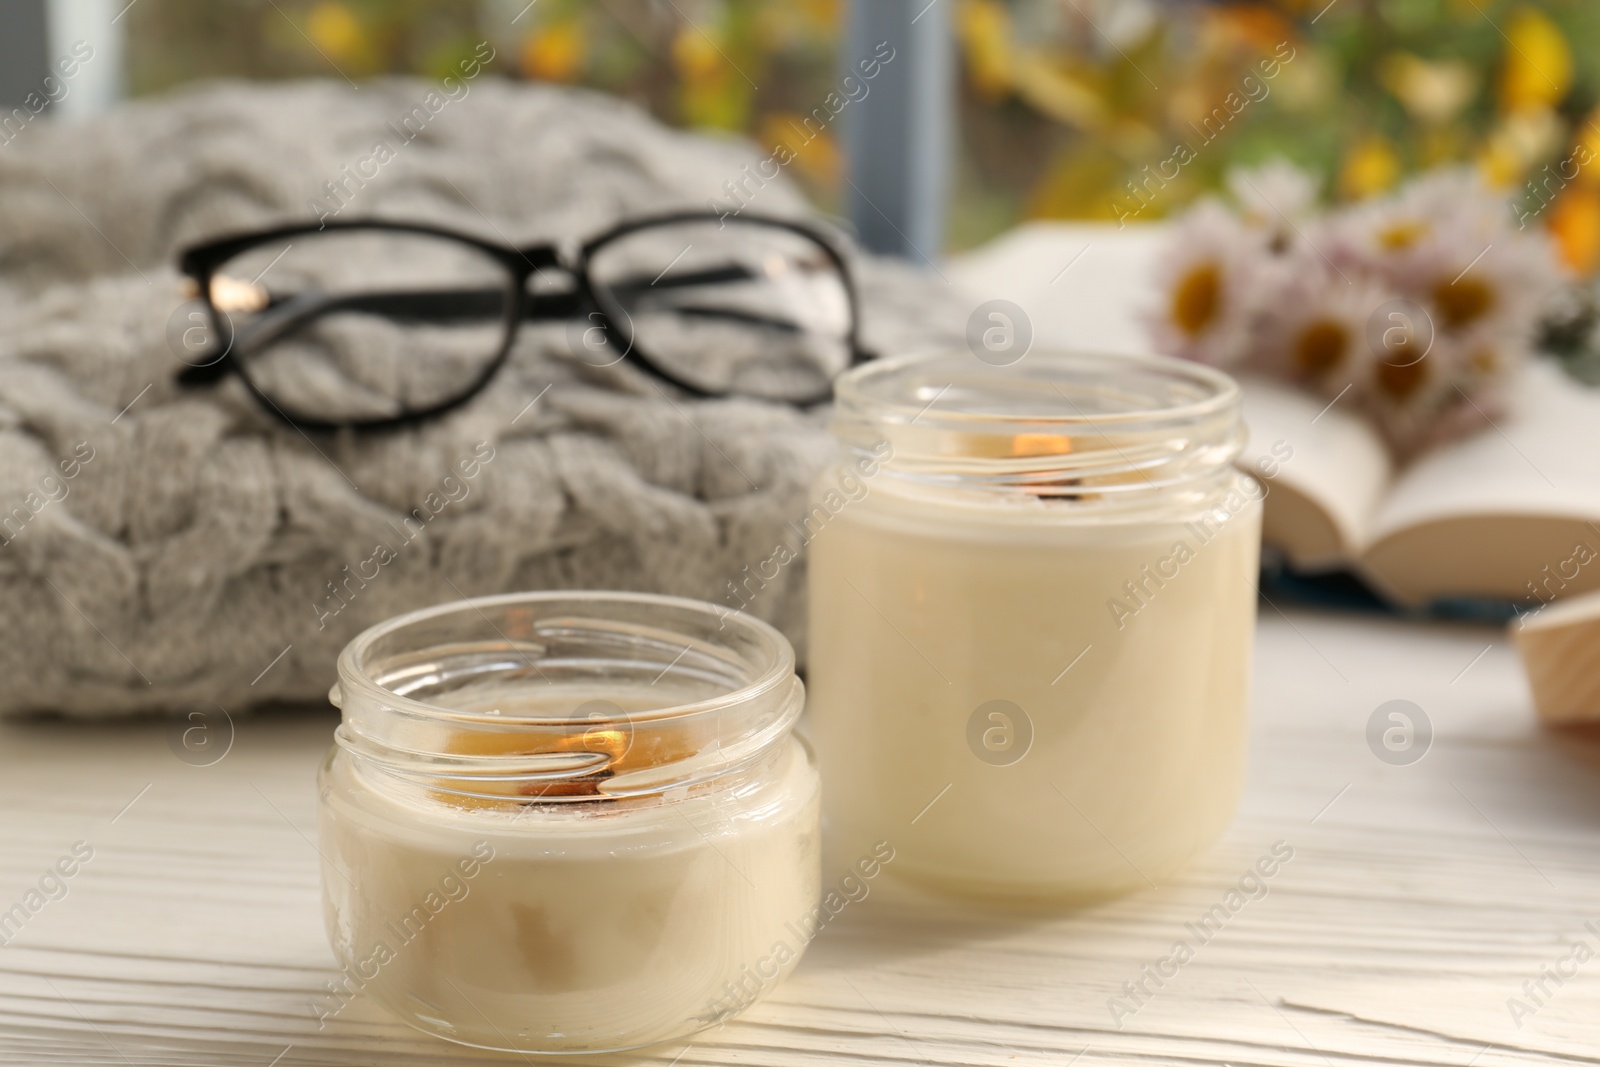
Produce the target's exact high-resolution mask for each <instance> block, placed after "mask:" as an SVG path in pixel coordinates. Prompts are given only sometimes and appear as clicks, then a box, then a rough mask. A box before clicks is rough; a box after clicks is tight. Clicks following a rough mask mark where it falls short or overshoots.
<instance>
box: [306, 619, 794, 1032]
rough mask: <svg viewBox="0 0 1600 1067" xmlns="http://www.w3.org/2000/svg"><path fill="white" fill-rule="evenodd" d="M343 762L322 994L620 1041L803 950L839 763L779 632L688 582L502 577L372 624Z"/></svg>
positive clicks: (723, 1004) (348, 672) (337, 757)
mask: <svg viewBox="0 0 1600 1067" xmlns="http://www.w3.org/2000/svg"><path fill="white" fill-rule="evenodd" d="M331 698H332V700H333V702H334V703H335V704H336V705H338V706H339V707H340V708H341V710H342V712H343V721H342V723H341V724H340V726H339V728H338V731H337V734H336V744H335V746H334V748H333V750H332V752H331V753H330V755H329V758H328V760H327V762H326V763H325V764H324V766H323V768H322V773H321V776H320V781H319V785H320V789H321V800H322V803H321V820H320V835H321V852H322V855H323V858H324V864H323V889H324V894H325V915H326V919H327V925H328V931H329V936H330V938H331V940H332V942H333V948H334V952H335V954H336V955H337V956H338V958H339V962H340V963H341V964H342V968H343V969H342V973H341V975H340V977H339V979H338V980H336V981H335V982H333V983H330V984H329V995H328V996H327V997H325V998H322V1003H321V1006H320V1007H319V1014H321V1015H329V1014H335V1013H337V1011H339V1010H340V1009H341V1008H342V1007H343V1006H344V1004H346V1003H347V1002H348V1001H349V1000H350V999H351V998H353V997H355V996H356V995H366V996H370V997H372V998H373V999H375V1000H376V1001H378V1002H379V1003H381V1004H383V1005H384V1006H385V1007H387V1008H389V1009H390V1010H391V1011H393V1012H394V1013H396V1014H397V1015H399V1016H400V1017H401V1018H402V1019H404V1020H406V1021H407V1022H409V1023H411V1024H412V1025H414V1026H416V1027H418V1028H420V1029H422V1030H425V1031H428V1032H429V1033H433V1034H437V1035H439V1036H440V1037H444V1038H448V1039H450V1040H453V1041H457V1042H461V1043H463V1044H469V1045H476V1046H481V1047H486V1048H496V1049H502V1050H507V1051H514V1052H523V1053H558V1052H559V1053H573V1052H604V1051H618V1050H623V1049H628V1048H635V1047H639V1046H643V1045H649V1044H655V1043H658V1042H663V1041H669V1040H673V1039H676V1038H680V1037H683V1036H684V1035H686V1034H690V1033H692V1032H694V1031H696V1030H700V1029H703V1028H705V1027H707V1026H710V1025H713V1024H716V1023H718V1022H721V1021H722V1020H723V1019H725V1018H727V1017H729V1016H731V1015H732V1014H733V1013H734V1012H736V1011H738V1010H741V1009H742V1008H744V1007H745V1006H747V1005H748V1004H749V1003H751V1002H752V1001H754V1000H755V999H756V998H757V997H759V996H760V995H761V994H763V993H765V992H766V991H767V990H768V989H770V988H771V987H772V985H773V984H775V983H776V982H777V981H778V980H779V979H781V978H782V977H783V975H785V974H787V973H788V971H789V970H790V969H791V968H792V967H793V966H794V964H795V961H796V960H797V959H798V958H799V955H800V953H801V951H802V950H803V949H804V947H805V945H804V943H803V941H801V940H799V939H798V938H797V936H796V933H795V931H796V930H801V929H804V920H805V919H806V918H807V917H808V916H809V915H811V913H812V911H813V909H814V907H815V906H816V903H817V898H818V894H819V889H820V875H821V859H820V844H819V820H820V804H819V797H818V788H819V782H818V778H817V772H816V768H815V765H814V762H813V759H812V757H811V754H810V751H809V750H808V749H807V748H806V747H805V746H804V745H802V744H801V743H800V741H799V740H798V739H797V738H796V737H795V736H794V734H793V733H792V727H793V725H794V722H795V720H796V718H797V717H798V716H799V714H800V710H801V707H802V705H803V703H804V694H803V689H802V686H801V684H800V681H799V679H798V678H796V677H795V673H794V653H793V650H792V649H791V648H790V646H789V643H788V642H787V641H786V640H784V638H783V636H782V635H780V634H779V633H778V632H777V631H776V630H774V629H772V627H770V626H767V625H766V624H764V623H762V622H760V621H759V620H756V619H753V618H750V617H749V616H745V615H729V614H728V613H727V612H726V611H721V610H719V609H718V608H716V607H714V606H712V605H710V604H703V603H699V602H697V601H692V600H682V599H677V598H672V597H659V596H645V595H631V594H617V593H534V594H517V595H512V596H500V597H488V598H484V599H480V600H471V601H465V602H462V603H458V604H447V605H444V606H441V607H436V608H431V609H428V610H425V611H419V612H416V613H414V614H410V615H405V616H402V617H400V618H397V619H393V620H390V621H389V622H386V623H383V624H381V625H379V626H376V627H374V628H372V629H370V630H368V631H366V632H365V633H363V634H362V635H361V636H359V637H357V638H356V639H355V640H354V641H352V642H351V643H350V645H349V646H348V647H347V648H346V649H345V650H344V653H343V654H342V655H341V656H340V657H339V681H338V684H337V685H335V687H334V689H333V692H332V694H331Z"/></svg>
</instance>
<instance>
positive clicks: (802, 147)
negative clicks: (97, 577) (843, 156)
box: [759, 111, 840, 188]
mask: <svg viewBox="0 0 1600 1067" xmlns="http://www.w3.org/2000/svg"><path fill="white" fill-rule="evenodd" d="M806 119H807V116H805V115H801V114H798V113H796V112H792V111H777V112H773V113H772V114H770V115H766V116H764V117H763V118H762V120H761V129H760V134H759V140H760V141H761V143H762V144H764V145H766V146H767V147H768V148H769V149H771V150H772V151H773V152H775V153H779V158H780V160H781V159H782V158H783V156H784V155H785V154H792V155H793V157H794V159H793V162H794V164H795V166H797V167H798V168H800V173H802V174H804V175H805V176H806V177H807V178H809V179H810V180H811V181H813V182H815V183H817V184H818V185H821V186H824V187H826V188H831V187H832V186H833V185H834V183H835V182H837V181H838V178H839V170H840V155H839V146H838V143H837V142H836V141H835V140H834V139H833V137H832V135H831V134H830V133H829V132H828V130H827V129H826V128H818V126H817V123H816V121H815V120H812V121H811V124H810V125H807V124H806ZM784 149H786V150H787V153H784V152H783V151H782V150H784Z"/></svg>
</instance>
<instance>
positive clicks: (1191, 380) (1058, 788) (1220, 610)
mask: <svg viewBox="0 0 1600 1067" xmlns="http://www.w3.org/2000/svg"><path fill="white" fill-rule="evenodd" d="M837 398H838V399H837V405H836V409H835V422H834V428H835V433H836V435H837V436H838V438H839V440H840V441H841V442H842V443H843V445H844V449H843V459H842V460H841V462H840V464H839V465H838V466H837V467H835V468H834V469H832V470H830V471H828V472H825V473H824V475H823V476H822V478H821V479H820V480H819V482H818V484H817V487H816V490H815V492H814V494H813V501H812V506H811V510H810V512H809V513H808V515H807V518H806V526H807V530H808V535H809V536H810V538H811V540H810V543H809V549H808V551H809V553H810V557H809V568H810V571H809V582H810V637H809V645H810V653H809V659H808V666H807V671H808V674H807V683H808V686H809V689H810V694H811V709H812V710H811V712H810V716H811V718H812V720H813V725H812V730H813V733H814V737H815V741H816V744H817V750H818V756H819V759H820V762H821V765H822V772H823V780H824V783H825V796H826V798H827V800H826V813H825V814H826V825H827V826H828V828H829V831H830V833H831V834H836V835H837V837H838V839H839V840H840V841H841V842H846V843H847V844H845V845H844V846H843V847H846V848H857V847H861V842H865V841H871V840H877V839H882V840H886V841H888V842H890V844H891V845H892V846H893V847H894V849H895V852H896V859H895V864H894V871H895V872H896V873H897V874H898V875H899V876H901V877H908V878H912V879H915V880H917V881H919V882H922V883H924V884H926V885H928V886H931V887H935V888H940V889H944V890H948V891H952V892H955V893H958V894H963V895H974V896H982V897H990V898H1024V899H1025V898H1033V899H1064V898H1092V897H1099V896H1105V895H1110V894H1114V893H1118V892H1122V891H1126V890H1129V889H1137V888H1140V887H1143V886H1146V885H1149V884H1154V882H1155V880H1156V879H1158V878H1160V877H1161V876H1162V875H1163V874H1166V873H1168V872H1170V871H1172V870H1173V869H1174V868H1175V867H1177V866H1179V865H1181V864H1182V863H1183V862H1184V861H1185V860H1186V859H1187V858H1189V857H1190V856H1192V855H1194V854H1195V853H1196V852H1198V851H1199V850H1201V849H1203V848H1205V847H1206V846H1207V845H1208V844H1210V843H1211V842H1212V841H1213V840H1214V839H1215V838H1216V837H1218V836H1219V835H1220V834H1221V833H1222V831H1223V830H1224V829H1225V827H1226V826H1227V824H1228V822H1229V820H1230V819H1231V817H1232V814H1233V811H1234V809H1235V806H1236V803H1237V799H1238V796H1239V792H1240V788H1241V784H1242V776H1243V769H1244V757H1245V748H1246V707H1247V702H1248V686H1249V660H1250V647H1251V637H1252V629H1253V625H1254V617H1255V602H1256V568H1257V561H1258V555H1259V543H1260V525H1261V505H1260V500H1261V496H1262V490H1261V488H1260V487H1259V486H1258V485H1257V484H1256V483H1255V482H1254V481H1253V480H1251V479H1250V478H1249V477H1247V476H1245V475H1243V474H1241V473H1239V472H1238V471H1237V470H1236V469H1235V468H1234V466H1233V464H1232V461H1233V460H1234V458H1235V457H1236V456H1237V455H1238V452H1239V449H1240V447H1241V444H1242V440H1243V428H1242V426H1241V423H1240V416H1239V391H1238V388H1237V386H1236V385H1235V384H1234V383H1233V381H1232V380H1231V379H1229V378H1228V377H1227V376H1226V375H1224V374H1221V373H1219V372H1217V371H1214V370H1211V369H1209V368H1206V367H1202V366H1199V365H1196V364H1193V363H1184V362H1178V361H1174V360H1167V359H1157V358H1144V357H1132V356H1130V357H1112V356H1088V355H1069V354H1060V353H1037V352H1036V353H1033V354H1030V355H1028V356H1027V357H1026V358H1024V359H1023V360H1022V361H1021V362H1019V363H1017V364H1016V365H1014V366H1007V367H996V366H991V365H989V364H986V363H984V362H980V361H979V360H977V359H975V358H973V357H972V356H970V355H965V354H963V355H960V356H941V357H935V358H928V359H899V360H890V361H884V362H879V363H873V364H868V365H866V366H863V367H860V368H857V369H856V370H854V371H852V372H850V373H849V374H847V375H846V376H845V377H844V378H843V379H841V380H840V382H839V384H838V387H837Z"/></svg>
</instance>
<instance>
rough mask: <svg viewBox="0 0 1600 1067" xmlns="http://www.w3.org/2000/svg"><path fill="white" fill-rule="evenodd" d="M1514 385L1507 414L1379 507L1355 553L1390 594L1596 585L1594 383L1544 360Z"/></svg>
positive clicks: (1598, 473) (1410, 476)
mask: <svg viewBox="0 0 1600 1067" xmlns="http://www.w3.org/2000/svg"><path fill="white" fill-rule="evenodd" d="M1517 384H1518V389H1517V395H1516V397H1515V398H1514V407H1513V414H1512V415H1510V416H1508V417H1506V418H1503V419H1499V420H1496V423H1495V425H1494V426H1492V427H1490V428H1489V429H1487V430H1484V431H1482V432H1480V433H1478V434H1477V435H1475V436H1473V437H1471V438H1469V439H1467V440H1465V441H1461V442H1457V443H1455V444H1451V445H1447V446H1445V447H1443V448H1441V449H1439V450H1438V451H1436V452H1434V453H1431V454H1429V455H1426V456H1424V457H1422V458H1421V459H1419V460H1417V461H1416V462H1415V463H1414V464H1413V465H1412V466H1411V467H1410V468H1409V469H1408V470H1406V471H1405V472H1404V473H1402V474H1401V475H1400V477H1399V478H1398V479H1397V480H1396V482H1395V487H1394V489H1393V491H1392V492H1391V493H1390V495H1389V497H1388V499H1387V500H1385V501H1384V503H1383V506H1382V507H1381V508H1380V509H1379V512H1378V515H1377V517H1376V518H1375V520H1374V522H1373V528H1372V536H1371V538H1370V540H1369V543H1368V546H1367V550H1366V552H1365V553H1364V555H1363V558H1362V563H1363V565H1364V569H1365V570H1366V572H1367V573H1368V575H1369V576H1370V577H1371V578H1372V579H1373V581H1374V582H1375V583H1376V584H1377V585H1378V586H1379V587H1380V588H1382V589H1383V590H1384V591H1385V592H1386V593H1388V594H1389V595H1390V596H1392V597H1394V598H1395V599H1397V600H1400V601H1402V602H1407V603H1424V602H1427V601H1429V600H1432V599H1434V598H1437V597H1441V596H1455V597H1460V596H1468V597H1481V598H1491V599H1503V600H1512V601H1534V600H1539V601H1549V600H1552V599H1555V598H1556V597H1559V596H1571V595H1573V594H1576V593H1582V592H1587V591H1590V590H1593V589H1600V565H1590V561H1591V560H1593V559H1595V558H1596V553H1597V552H1600V390H1595V389H1590V388H1588V387H1585V386H1583V385H1581V384H1579V383H1577V382H1574V381H1572V380H1570V379H1569V378H1567V376H1566V374H1565V372H1564V371H1562V369H1561V368H1560V367H1559V366H1557V365H1556V364H1554V363H1553V362H1552V361H1550V360H1547V359H1539V360H1536V361H1535V362H1534V363H1532V364H1531V365H1529V366H1528V368H1527V369H1526V370H1525V371H1524V373H1523V376H1522V379H1521V380H1520V381H1519V382H1518V383H1517Z"/></svg>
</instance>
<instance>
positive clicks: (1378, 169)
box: [1339, 134, 1400, 200]
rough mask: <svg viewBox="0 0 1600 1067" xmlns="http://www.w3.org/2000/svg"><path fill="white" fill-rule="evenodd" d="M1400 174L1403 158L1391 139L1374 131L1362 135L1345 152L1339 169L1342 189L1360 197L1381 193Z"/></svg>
mask: <svg viewBox="0 0 1600 1067" xmlns="http://www.w3.org/2000/svg"><path fill="white" fill-rule="evenodd" d="M1399 176H1400V158H1399V157H1398V156H1396V155H1395V151H1394V149H1393V148H1391V147H1390V146H1389V142H1388V141H1386V140H1384V139H1383V138H1382V137H1380V136H1378V135H1376V134H1373V135H1371V136H1368V137H1364V138H1362V139H1361V140H1360V141H1359V142H1357V143H1356V145H1355V147H1354V148H1352V149H1351V150H1350V152H1349V154H1348V155H1346V156H1345V160H1344V166H1343V167H1341V168H1340V170H1339V191H1340V192H1342V193H1343V194H1344V195H1345V196H1347V197H1349V198H1351V199H1353V200H1359V199H1361V198H1363V197H1368V196H1372V195H1373V194H1375V193H1381V192H1383V191H1384V190H1385V189H1387V188H1389V187H1390V186H1391V185H1393V184H1394V182H1395V179H1396V178H1398V177H1399Z"/></svg>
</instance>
